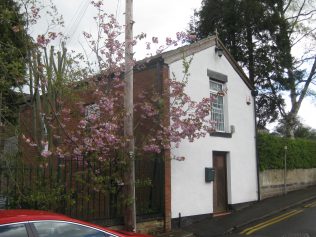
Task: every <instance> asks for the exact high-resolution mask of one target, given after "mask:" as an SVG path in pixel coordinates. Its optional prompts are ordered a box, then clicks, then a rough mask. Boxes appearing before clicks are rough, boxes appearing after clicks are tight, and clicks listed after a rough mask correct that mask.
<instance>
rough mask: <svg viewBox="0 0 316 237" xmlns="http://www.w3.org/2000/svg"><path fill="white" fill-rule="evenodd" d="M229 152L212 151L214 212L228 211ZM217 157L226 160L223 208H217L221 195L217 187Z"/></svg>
mask: <svg viewBox="0 0 316 237" xmlns="http://www.w3.org/2000/svg"><path fill="white" fill-rule="evenodd" d="M227 154H228V152H225V151H213V152H212V163H213V168H214V169H215V180H214V182H213V213H215V214H216V213H223V212H226V211H228V174H227V173H228V170H227V163H228V160H227V159H228V155H227ZM216 157H220V158H222V159H223V162H224V169H223V171H224V174H223V175H224V177H223V178H224V181H223V182H222V185H224V188H223V189H222V191H223V192H222V196H223V199H222V202H223V203H221V204H222V205H223V208H222V210H218V209H217V210H216V208H217V204H216V203H217V200H218V198H219V195H218V190H219V189H217V185H218V182H216V181H217V178H216V176H217V170H216V167H215V165H216V164H215V163H214V160H215V159H216Z"/></svg>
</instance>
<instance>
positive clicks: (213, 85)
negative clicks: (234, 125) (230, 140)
mask: <svg viewBox="0 0 316 237" xmlns="http://www.w3.org/2000/svg"><path fill="white" fill-rule="evenodd" d="M223 87H224V84H223V83H220V82H216V81H213V80H210V96H211V97H212V105H211V106H212V107H211V119H212V121H214V123H215V124H214V127H215V130H216V131H218V132H225V114H224V95H225V93H224V92H223V91H224V88H223Z"/></svg>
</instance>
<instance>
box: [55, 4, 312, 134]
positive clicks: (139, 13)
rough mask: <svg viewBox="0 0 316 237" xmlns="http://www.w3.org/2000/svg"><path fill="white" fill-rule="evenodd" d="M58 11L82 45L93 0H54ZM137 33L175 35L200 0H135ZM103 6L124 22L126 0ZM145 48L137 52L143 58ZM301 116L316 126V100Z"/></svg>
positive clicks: (71, 43) (309, 102)
mask: <svg viewBox="0 0 316 237" xmlns="http://www.w3.org/2000/svg"><path fill="white" fill-rule="evenodd" d="M53 2H54V3H55V4H56V6H57V8H58V11H59V13H60V14H62V15H63V17H64V20H65V32H64V33H65V34H68V35H69V36H71V39H70V41H69V42H68V47H72V48H75V49H79V48H80V47H81V46H80V44H79V42H81V43H84V40H83V38H82V32H83V31H87V32H91V33H92V32H93V31H94V30H95V27H94V24H93V20H92V18H93V16H94V15H95V12H94V10H93V7H92V6H91V5H90V4H89V2H90V0H53ZM133 2H134V21H135V25H134V35H136V34H139V33H141V32H144V33H146V34H147V35H148V38H149V39H151V37H152V36H158V37H159V39H160V40H164V39H165V38H166V37H174V36H175V34H176V32H179V31H184V30H185V29H186V28H187V27H188V22H189V20H190V17H191V16H192V15H193V12H194V9H200V7H201V0H134V1H133ZM103 3H104V8H105V9H106V11H107V12H108V13H113V14H114V15H116V16H117V19H118V21H119V22H120V23H121V24H123V23H124V11H125V0H104V1H103ZM144 55H145V53H144V52H139V51H137V52H136V58H138V59H139V58H141V57H143V56H144ZM299 115H300V117H301V118H302V120H303V122H304V123H305V124H307V125H309V126H311V127H313V128H316V102H315V101H312V100H311V99H307V100H306V101H305V102H304V103H303V104H302V107H301V110H300V113H299Z"/></svg>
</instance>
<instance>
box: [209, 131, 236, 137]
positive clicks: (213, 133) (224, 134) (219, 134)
mask: <svg viewBox="0 0 316 237" xmlns="http://www.w3.org/2000/svg"><path fill="white" fill-rule="evenodd" d="M210 136H212V137H225V138H232V133H230V132H212V133H210Z"/></svg>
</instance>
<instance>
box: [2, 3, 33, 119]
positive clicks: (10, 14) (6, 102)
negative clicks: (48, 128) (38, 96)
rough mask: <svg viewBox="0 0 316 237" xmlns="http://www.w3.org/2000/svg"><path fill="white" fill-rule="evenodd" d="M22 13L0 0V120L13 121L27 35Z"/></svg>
mask: <svg viewBox="0 0 316 237" xmlns="http://www.w3.org/2000/svg"><path fill="white" fill-rule="evenodd" d="M24 26H25V21H24V20H23V15H22V14H20V13H19V6H18V4H17V3H16V2H14V1H13V0H1V1H0V122H4V121H8V122H10V123H13V124H15V123H16V120H17V109H18V104H17V103H18V98H19V93H17V92H16V88H17V87H19V86H22V85H23V84H25V78H24V75H25V69H26V68H25V58H26V52H27V50H26V49H27V44H28V36H27V34H26V31H25V27H24Z"/></svg>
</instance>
